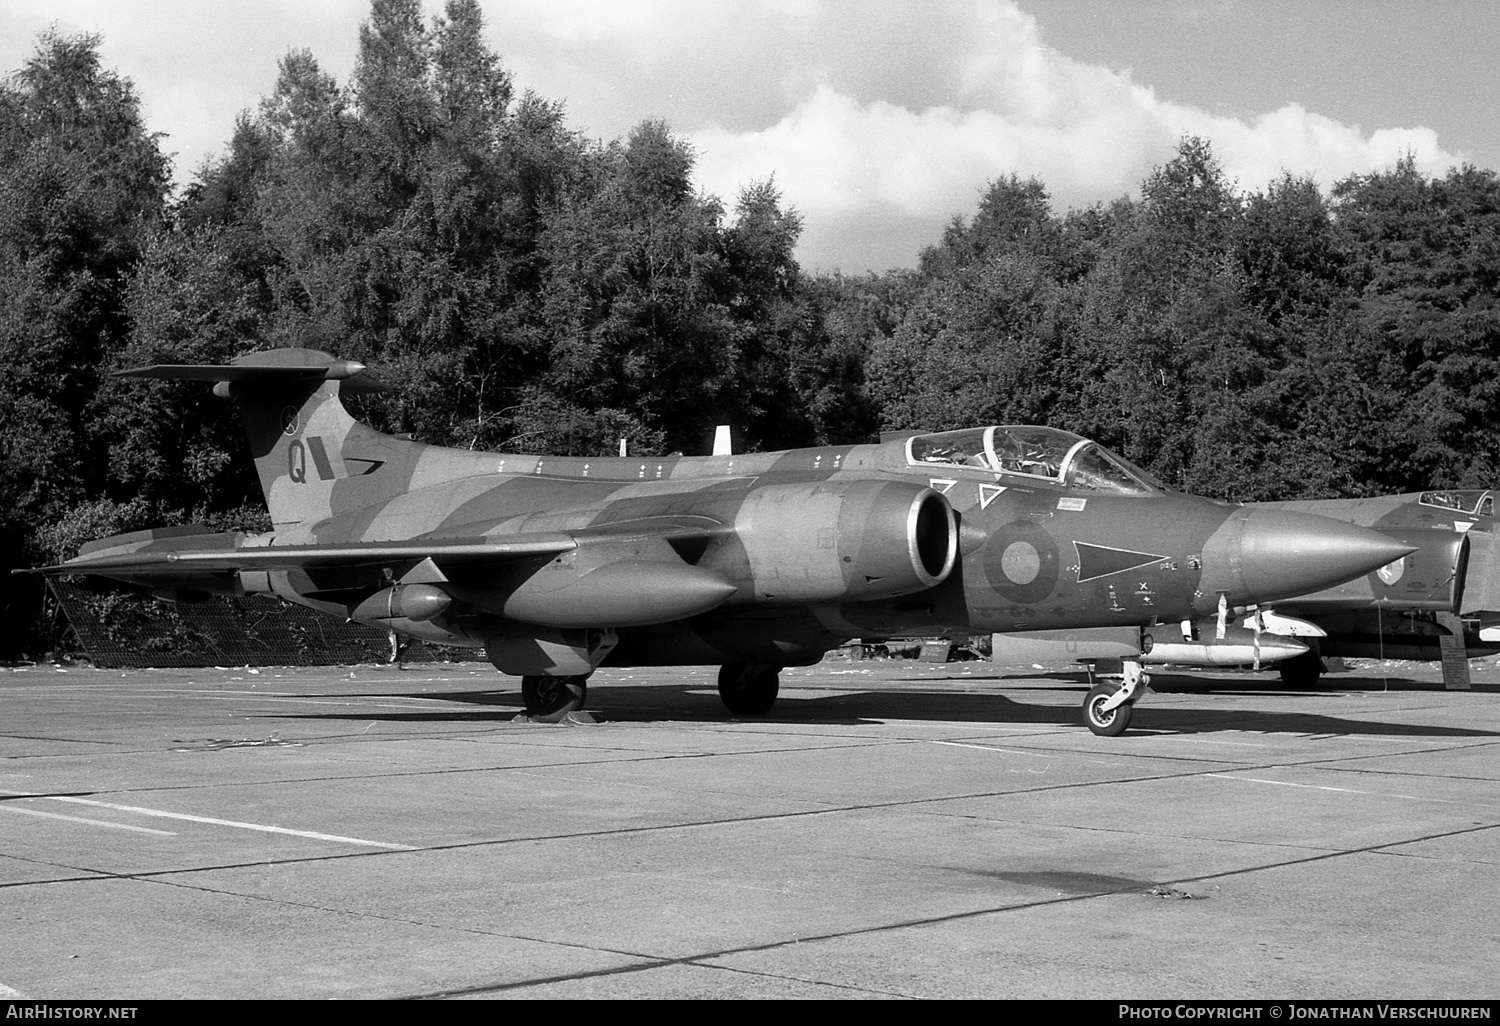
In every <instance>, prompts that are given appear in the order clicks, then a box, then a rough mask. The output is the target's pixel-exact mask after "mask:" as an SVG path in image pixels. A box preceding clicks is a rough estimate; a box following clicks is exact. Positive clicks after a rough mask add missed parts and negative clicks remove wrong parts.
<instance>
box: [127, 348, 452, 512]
mask: <svg viewBox="0 0 1500 1026" xmlns="http://www.w3.org/2000/svg"><path fill="white" fill-rule="evenodd" d="M118 376H120V377H139V378H167V379H171V380H181V381H212V382H215V385H214V394H215V395H219V396H223V397H226V398H229V399H233V400H234V403H235V406H236V407H237V408H238V409H239V413H240V418H241V420H242V421H243V422H244V425H245V431H246V433H247V434H248V435H249V437H250V451H251V454H252V455H253V456H254V457H255V469H256V472H257V473H258V474H259V475H260V486H261V491H262V492H263V493H264V494H265V497H266V506H267V508H268V509H269V510H270V513H271V521H272V523H273V524H274V525H275V527H276V528H277V529H280V528H284V527H287V526H289V525H292V524H297V523H305V522H309V521H318V520H322V519H325V518H327V517H330V516H333V515H335V514H337V513H341V512H345V511H347V510H351V509H357V508H359V507H361V506H365V505H368V504H369V503H371V502H377V501H380V500H381V499H386V498H391V497H393V496H395V495H398V494H400V493H401V492H403V491H404V490H406V488H407V486H408V484H409V482H410V481H411V478H412V470H413V469H414V468H415V466H416V463H417V460H418V459H419V458H420V454H421V452H422V451H423V450H425V449H427V448H428V447H427V446H424V445H420V444H418V443H416V442H411V441H407V440H405V439H401V438H393V437H391V436H390V435H383V434H381V433H380V432H378V431H375V430H374V429H372V428H369V427H366V426H365V425H363V424H361V423H359V422H358V421H356V420H355V419H354V418H353V417H352V416H351V415H350V414H349V411H348V410H346V409H344V404H343V403H342V402H340V401H339V396H340V395H341V394H346V393H348V392H372V391H387V390H389V387H390V386H388V385H385V384H383V383H381V382H380V381H378V380H376V379H375V378H374V376H373V375H371V374H370V373H369V372H368V371H367V370H366V368H365V366H364V364H361V363H355V362H353V361H351V360H338V359H335V358H334V357H332V356H330V355H329V354H327V353H322V352H318V351H317V350H315V349H276V350H271V351H269V352H262V353H251V354H249V355H248V356H242V357H239V358H238V359H236V360H234V361H232V362H231V363H229V364H226V365H206V364H157V365H155V366H151V367H138V368H135V369H132V370H124V371H120V372H118Z"/></svg>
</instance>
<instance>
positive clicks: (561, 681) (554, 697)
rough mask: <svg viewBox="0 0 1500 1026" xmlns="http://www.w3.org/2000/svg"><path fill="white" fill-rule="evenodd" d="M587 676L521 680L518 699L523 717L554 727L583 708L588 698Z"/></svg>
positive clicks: (525, 678) (526, 678) (527, 678)
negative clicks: (521, 699)
mask: <svg viewBox="0 0 1500 1026" xmlns="http://www.w3.org/2000/svg"><path fill="white" fill-rule="evenodd" d="M588 679H589V678H588V674H586V673H585V674H579V675H578V676H571V677H522V678H521V697H522V698H523V699H525V701H526V715H528V716H530V717H531V718H532V719H534V720H541V721H542V722H543V723H556V722H558V721H559V720H561V719H562V718H563V717H564V716H566V715H568V713H570V712H577V711H578V710H579V709H582V708H583V701H584V699H585V698H586V697H587V696H588Z"/></svg>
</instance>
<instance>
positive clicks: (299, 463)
mask: <svg viewBox="0 0 1500 1026" xmlns="http://www.w3.org/2000/svg"><path fill="white" fill-rule="evenodd" d="M120 373H121V374H123V375H127V376H137V377H148V378H167V379H181V380H196V381H204V382H213V383H214V391H215V393H216V394H218V395H220V396H223V397H226V398H229V399H232V400H233V401H234V403H235V405H236V406H237V407H238V410H239V413H240V415H241V418H242V420H243V422H244V425H245V428H246V430H247V432H248V434H249V439H250V445H251V449H252V451H253V454H254V457H255V463H256V467H257V470H258V472H259V475H260V481H261V486H262V489H263V491H264V493H265V498H266V503H267V506H268V507H269V510H270V514H271V519H272V522H273V525H274V529H273V530H272V531H270V532H269V533H266V534H260V535H247V534H243V533H211V532H209V531H208V530H207V529H204V528H194V527H184V528H163V529H158V530H152V531H143V532H136V533H132V534H127V535H120V536H116V537H113V538H106V539H103V540H101V541H97V542H92V543H90V544H89V545H86V546H85V547H84V548H83V550H82V551H81V552H80V554H79V555H78V556H77V557H76V558H74V559H71V560H69V561H67V562H65V563H62V564H59V565H56V566H48V567H41V568H37V569H36V571H34V572H41V573H47V574H77V573H87V574H100V575H103V576H106V577H110V578H114V579H116V580H121V581H125V582H129V583H133V584H137V585H141V586H144V587H146V588H148V589H149V590H151V591H152V592H153V593H154V594H156V595H159V596H163V597H167V598H190V597H193V596H201V595H204V594H212V593H216V594H225V595H241V594H270V595H278V596H280V597H282V598H284V599H287V600H289V601H292V602H297V603H301V604H303V605H306V606H310V607H312V608H314V609H319V610H322V611H324V612H327V613H331V614H333V615H335V616H339V617H348V618H352V619H355V620H359V621H363V622H366V623H370V624H374V625H377V626H380V627H382V628H385V629H387V630H390V631H392V632H395V633H396V634H398V635H402V636H405V637H408V638H415V639H420V640H423V641H431V642H437V643H440V644H444V645H462V646H469V647H475V648H482V649H483V650H484V651H485V653H486V655H487V657H488V658H489V660H490V662H491V663H492V664H493V665H494V666H495V667H496V668H497V669H498V670H500V671H501V672H503V673H506V674H511V675H515V676H519V677H520V678H521V693H522V696H523V698H524V700H525V705H526V709H527V711H528V712H529V713H530V714H532V715H533V716H536V717H540V718H554V719H555V718H559V717H561V716H562V715H564V714H565V713H567V712H568V711H571V710H574V709H577V708H580V707H581V706H582V705H583V703H584V700H585V696H586V681H587V680H588V677H589V675H590V674H591V673H592V672H593V671H594V670H595V669H596V668H597V667H598V666H600V665H601V664H603V663H604V662H605V661H606V660H607V661H608V662H609V663H610V664H611V665H617V666H659V665H701V664H705V663H708V664H718V665H720V666H721V667H722V669H721V670H720V674H719V694H720V696H721V697H722V699H723V701H724V704H725V705H726V706H727V707H728V708H729V710H730V711H731V712H733V713H736V714H740V715H754V714H761V713H765V712H767V711H768V710H769V709H770V708H771V706H772V704H773V703H774V702H775V700H776V696H777V692H778V688H779V671H780V669H781V668H782V667H785V666H789V665H806V664H810V663H813V662H816V661H817V660H818V659H820V658H821V657H822V655H823V654H824V653H825V652H827V651H828V650H830V649H832V648H835V647H837V646H839V645H841V644H843V643H844V642H846V641H847V640H849V639H851V638H854V637H860V636H869V635H891V634H896V633H902V634H929V635H932V634H942V633H949V632H953V633H985V632H991V631H1016V630H1026V629H1039V628H1051V627H1073V626H1095V625H1105V626H1110V625H1114V626H1127V627H1131V628H1135V629H1140V628H1143V627H1147V626H1149V625H1152V624H1156V623H1159V622H1171V623H1176V622H1178V621H1181V620H1185V619H1189V618H1193V617H1201V616H1219V617H1224V616H1226V615H1228V614H1229V613H1230V612H1231V611H1233V610H1235V609H1239V608H1244V607H1249V606H1252V605H1255V604H1257V603H1264V602H1268V601H1271V600H1274V599H1278V598H1284V597H1287V596H1291V595H1297V594H1301V593H1305V592H1309V591H1316V590H1317V589H1319V588H1324V587H1328V586H1330V585H1333V584H1337V583H1338V582H1340V581H1345V580H1348V579H1350V578H1353V577H1357V576H1360V575H1362V574H1364V573H1366V572H1368V571H1370V570H1372V569H1374V568H1375V567H1379V566H1384V565H1386V564H1387V563H1390V562H1391V561H1392V560H1393V559H1397V558H1400V557H1401V556H1403V555H1405V554H1406V553H1407V552H1408V551H1409V547H1408V546H1406V545H1404V544H1402V543H1400V542H1397V541H1393V540H1392V539H1391V538H1389V537H1387V536H1385V535H1383V534H1379V533H1377V532H1373V531H1370V530H1367V529H1365V528H1361V527H1356V526H1351V525H1348V524H1344V523H1339V522H1337V521H1334V520H1330V519H1327V518H1324V517H1318V516H1313V515H1309V514H1305V513H1296V512H1287V511H1282V510H1269V509H1264V510H1256V509H1250V508H1247V507H1243V506H1232V505H1227V504H1224V503H1220V502H1214V501H1211V500H1208V499H1203V498H1198V497H1194V496H1189V495H1183V494H1180V493H1176V492H1172V491H1169V490H1167V489H1165V488H1163V487H1162V486H1161V485H1160V484H1159V483H1157V482H1156V481H1154V480H1153V479H1152V478H1151V477H1150V476H1149V475H1148V474H1146V473H1145V472H1143V471H1141V470H1139V469H1138V468H1136V467H1134V466H1132V465H1131V464H1130V463H1128V462H1127V461H1125V460H1124V459H1122V458H1120V457H1119V456H1116V455H1115V454H1113V453H1111V452H1109V451H1108V450H1106V449H1104V448H1103V447H1101V446H1099V445H1097V444H1095V443H1094V442H1091V441H1089V440H1087V439H1085V438H1081V437H1079V436H1077V435H1074V434H1071V433H1069V432H1066V431H1060V430H1055V429H1052V428H1045V427H998V426H992V427H980V428H972V429H967V430H959V431H945V432H938V433H929V434H916V435H912V436H910V437H906V438H903V439H900V440H894V441H890V442H886V443H882V444H871V445H842V446H829V447H823V448H813V449H796V450H790V451H786V452H771V453H758V454H741V455H718V456H703V457H619V456H611V457H557V456H535V455H518V454H511V453H483V452H469V451H465V450H460V449H448V448H439V447H436V446H431V445H425V444H421V443H418V442H414V441H409V440H406V439H401V438H395V437H392V436H389V435H384V434H381V433H379V432H376V431H374V430H373V429H371V428H369V427H367V426H365V425H362V424H359V423H358V422H356V421H355V420H354V419H353V417H351V416H350V414H349V413H348V412H347V410H346V409H345V407H344V405H343V403H342V402H341V401H340V396H341V395H342V394H349V393H357V392H359V391H361V390H368V389H373V388H381V387H384V386H382V385H381V383H380V382H378V381H377V380H376V379H375V378H374V376H373V375H372V374H371V372H369V371H368V370H367V369H366V368H365V367H364V366H363V365H362V364H359V363H354V362H350V361H346V360H339V359H335V358H334V357H332V356H330V355H328V354H327V353H322V352H317V351H314V350H307V349H283V350H273V351H268V352H258V353H253V354H250V355H247V356H242V357H240V358H238V359H236V360H234V361H233V362H232V363H230V364H229V365H225V366H203V365H157V366H151V367H143V368H139V369H135V370H128V371H122V372H120ZM1143 682H1144V681H1143V675H1141V674H1139V673H1137V674H1136V676H1135V678H1133V679H1132V678H1129V677H1127V679H1126V681H1125V682H1124V684H1123V686H1121V685H1115V684H1113V683H1110V684H1107V685H1104V686H1101V687H1099V688H1095V689H1094V690H1093V691H1091V692H1090V694H1089V697H1088V700H1087V701H1086V703H1085V709H1086V712H1087V718H1088V720H1089V722H1090V725H1091V726H1092V727H1093V728H1094V729H1096V730H1097V731H1100V732H1102V733H1119V732H1120V731H1122V730H1123V729H1124V727H1125V724H1126V723H1128V721H1129V718H1130V710H1131V704H1132V703H1133V702H1134V701H1135V700H1136V699H1137V698H1138V697H1139V688H1140V685H1141V684H1142V683H1143Z"/></svg>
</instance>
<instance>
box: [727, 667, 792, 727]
mask: <svg viewBox="0 0 1500 1026" xmlns="http://www.w3.org/2000/svg"><path fill="white" fill-rule="evenodd" d="M780 673H781V667H779V666H766V665H765V664H763V663H726V664H725V665H724V666H722V667H720V669H719V697H720V698H721V699H723V700H724V706H725V707H726V708H727V709H728V710H729V711H730V712H732V713H734V714H735V715H736V716H760V715H762V714H764V713H768V712H770V711H771V706H773V705H775V704H776V695H777V694H778V693H779V692H780V691H781V677H780Z"/></svg>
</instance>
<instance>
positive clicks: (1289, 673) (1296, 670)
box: [1276, 652, 1323, 688]
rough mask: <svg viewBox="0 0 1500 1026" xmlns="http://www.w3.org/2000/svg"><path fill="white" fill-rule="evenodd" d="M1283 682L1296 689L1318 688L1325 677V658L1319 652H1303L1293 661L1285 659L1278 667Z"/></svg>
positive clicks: (1292, 659)
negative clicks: (1318, 684) (1320, 680)
mask: <svg viewBox="0 0 1500 1026" xmlns="http://www.w3.org/2000/svg"><path fill="white" fill-rule="evenodd" d="M1276 672H1277V673H1279V674H1281V682H1282V683H1283V684H1286V685H1287V686H1289V687H1294V688H1311V687H1316V686H1317V683H1318V679H1319V678H1320V677H1322V676H1323V657H1322V656H1320V655H1319V654H1318V653H1317V652H1303V653H1302V654H1301V655H1299V656H1293V657H1292V658H1291V659H1283V660H1282V661H1281V662H1280V663H1278V664H1277V665H1276Z"/></svg>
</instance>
